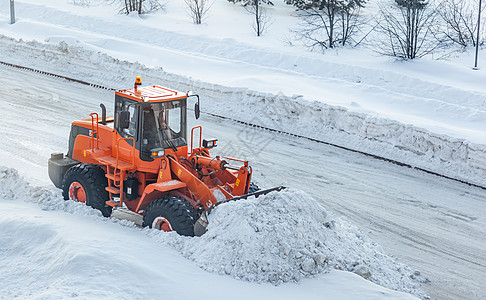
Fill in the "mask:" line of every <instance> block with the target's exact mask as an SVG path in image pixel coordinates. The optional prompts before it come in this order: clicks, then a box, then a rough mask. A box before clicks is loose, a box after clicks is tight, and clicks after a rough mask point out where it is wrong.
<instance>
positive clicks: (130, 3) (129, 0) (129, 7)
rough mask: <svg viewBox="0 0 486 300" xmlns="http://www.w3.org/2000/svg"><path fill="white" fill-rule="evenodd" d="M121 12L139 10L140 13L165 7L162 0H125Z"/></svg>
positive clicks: (126, 12) (127, 12)
mask: <svg viewBox="0 0 486 300" xmlns="http://www.w3.org/2000/svg"><path fill="white" fill-rule="evenodd" d="M122 4H123V8H122V9H121V12H123V13H125V14H129V13H131V12H137V13H138V14H139V15H141V14H145V13H149V12H153V11H156V10H160V9H163V8H164V3H163V2H162V1H161V0H123V1H122Z"/></svg>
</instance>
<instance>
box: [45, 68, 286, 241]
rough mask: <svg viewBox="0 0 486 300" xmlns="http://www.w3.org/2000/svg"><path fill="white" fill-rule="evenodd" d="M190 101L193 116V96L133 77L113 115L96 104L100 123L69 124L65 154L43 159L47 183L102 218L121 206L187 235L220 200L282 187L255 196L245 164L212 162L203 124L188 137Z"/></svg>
mask: <svg viewBox="0 0 486 300" xmlns="http://www.w3.org/2000/svg"><path fill="white" fill-rule="evenodd" d="M189 98H194V99H195V100H196V103H195V109H194V111H195V117H196V119H197V118H199V114H200V110H199V96H198V95H189V93H182V92H178V91H175V90H172V89H169V88H166V87H162V86H158V85H154V86H145V87H141V79H140V77H137V78H136V81H135V85H134V88H133V89H127V90H118V91H116V92H115V111H114V117H106V108H105V107H104V105H103V104H101V105H100V106H101V109H102V115H101V119H100V117H99V115H98V114H97V113H92V114H90V118H87V119H82V120H77V121H74V122H73V123H72V126H71V133H70V135H69V150H68V153H67V155H64V154H63V153H53V154H51V158H50V159H49V161H48V167H49V177H50V179H51V181H52V182H53V183H54V185H55V186H56V187H57V188H60V189H62V193H63V196H64V199H66V200H74V201H79V202H82V203H85V204H86V205H89V206H91V207H93V208H96V209H98V210H100V211H101V213H102V214H103V216H105V217H109V216H110V215H111V213H112V210H113V209H114V208H124V209H125V210H126V209H128V210H129V211H130V212H131V213H132V214H136V216H138V217H140V219H142V222H141V223H142V226H149V227H151V228H157V229H160V230H164V231H176V232H177V233H178V234H181V235H186V236H194V235H195V233H196V235H201V234H203V233H204V232H205V229H206V226H207V213H208V212H209V211H210V210H211V209H212V208H213V207H214V206H215V205H216V204H218V203H222V202H226V201H230V200H236V199H241V198H245V197H247V196H249V195H255V196H258V195H260V194H265V193H268V192H270V191H272V190H278V189H281V187H279V188H274V189H270V190H265V191H258V188H257V187H256V185H254V184H252V183H251V175H252V168H251V167H250V166H249V164H248V161H245V160H240V159H234V158H230V157H219V156H216V157H211V156H210V155H209V150H210V149H211V148H213V147H216V143H217V140H216V139H204V140H202V127H201V126H196V127H194V128H192V130H191V134H190V137H188V136H187V128H186V127H187V104H188V103H187V102H188V99H189ZM188 138H190V147H189V144H188ZM230 163H231V164H230ZM198 219H199V220H198ZM196 221H198V222H196ZM195 231H196V232H195Z"/></svg>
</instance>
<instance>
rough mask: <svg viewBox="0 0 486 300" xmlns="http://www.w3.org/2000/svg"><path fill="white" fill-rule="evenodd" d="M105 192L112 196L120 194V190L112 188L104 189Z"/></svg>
mask: <svg viewBox="0 0 486 300" xmlns="http://www.w3.org/2000/svg"><path fill="white" fill-rule="evenodd" d="M105 190H107V191H108V192H109V193H112V194H117V195H118V194H120V189H119V188H117V187H114V186H108V187H106V188H105Z"/></svg>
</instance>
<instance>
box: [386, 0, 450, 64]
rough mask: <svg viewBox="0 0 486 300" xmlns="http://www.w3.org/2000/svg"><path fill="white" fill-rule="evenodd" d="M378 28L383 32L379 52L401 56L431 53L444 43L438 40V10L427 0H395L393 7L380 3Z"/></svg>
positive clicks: (408, 56) (412, 56)
mask: <svg viewBox="0 0 486 300" xmlns="http://www.w3.org/2000/svg"><path fill="white" fill-rule="evenodd" d="M380 14H381V20H380V21H379V24H378V26H377V30H378V31H379V32H381V33H382V34H383V37H382V39H381V40H379V44H378V47H379V50H378V52H380V53H382V54H385V55H390V56H395V57H398V58H402V59H414V58H417V57H423V56H424V55H427V54H430V53H432V52H433V51H434V50H436V49H437V48H438V47H440V46H441V45H443V41H442V39H438V35H437V32H439V29H438V28H437V27H436V23H435V21H436V19H437V10H436V9H435V8H432V7H430V6H429V2H428V1H427V0H395V2H394V5H393V6H392V8H391V9H390V8H388V5H384V4H383V3H381V5H380Z"/></svg>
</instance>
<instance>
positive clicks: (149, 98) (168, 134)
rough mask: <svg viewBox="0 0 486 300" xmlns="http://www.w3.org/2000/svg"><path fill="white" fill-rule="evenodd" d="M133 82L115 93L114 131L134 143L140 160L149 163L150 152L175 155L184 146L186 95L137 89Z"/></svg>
mask: <svg viewBox="0 0 486 300" xmlns="http://www.w3.org/2000/svg"><path fill="white" fill-rule="evenodd" d="M137 82H139V79H138V78H137V81H136V83H135V87H134V88H133V89H129V90H120V91H116V93H115V130H116V131H117V132H118V133H119V134H120V136H121V137H123V138H133V139H134V140H135V149H137V150H139V151H140V158H141V159H142V160H145V161H153V159H154V158H153V156H152V153H154V151H160V150H163V151H162V152H165V149H172V151H174V152H177V149H178V148H179V147H182V146H186V145H187V136H186V132H187V130H186V129H187V128H186V124H187V122H186V117H187V115H186V114H187V97H188V95H187V94H185V93H182V92H178V91H174V90H170V89H167V88H165V87H161V86H157V85H154V86H147V87H137ZM140 83H141V82H140ZM197 106H198V103H197ZM128 142H129V143H130V145H132V146H133V141H132V140H128Z"/></svg>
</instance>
